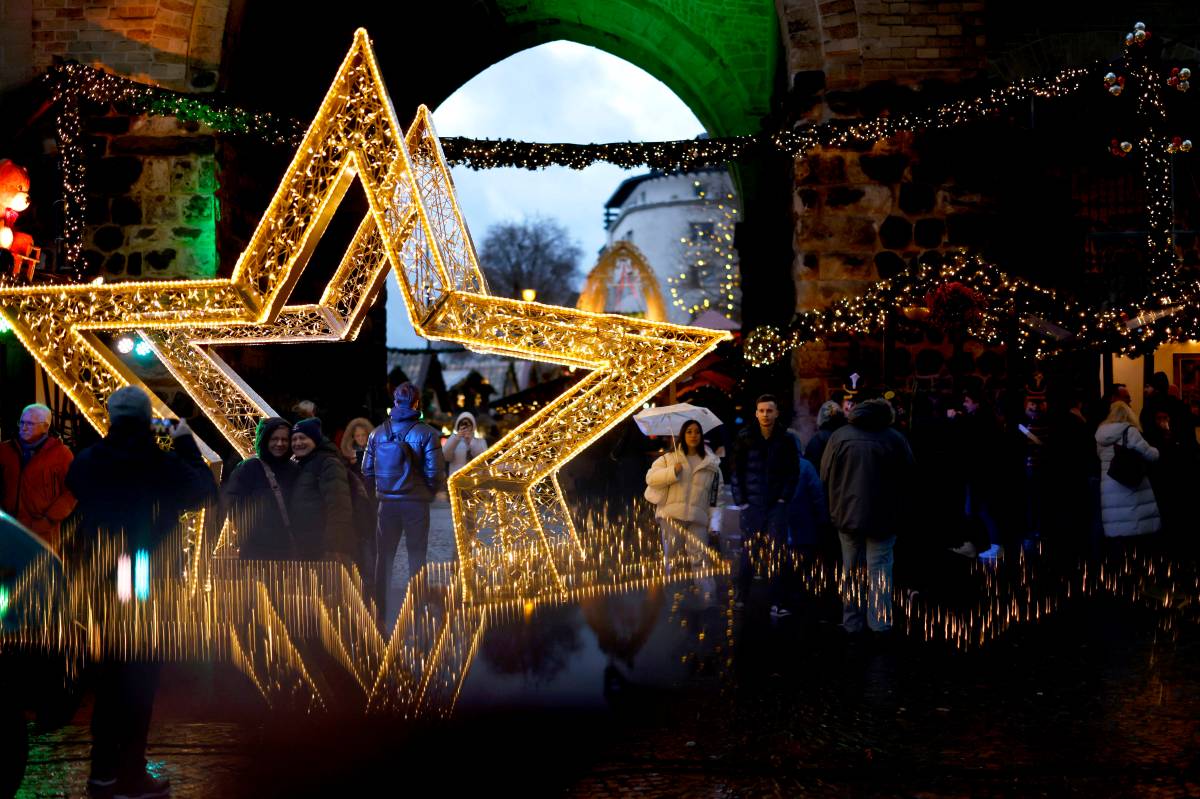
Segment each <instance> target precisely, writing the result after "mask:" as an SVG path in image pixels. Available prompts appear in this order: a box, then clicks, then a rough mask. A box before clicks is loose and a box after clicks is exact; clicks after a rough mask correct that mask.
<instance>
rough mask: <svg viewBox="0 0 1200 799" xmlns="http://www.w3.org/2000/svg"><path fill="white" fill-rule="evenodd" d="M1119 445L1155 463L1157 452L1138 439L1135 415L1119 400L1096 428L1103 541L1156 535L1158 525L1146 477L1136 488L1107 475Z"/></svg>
mask: <svg viewBox="0 0 1200 799" xmlns="http://www.w3.org/2000/svg"><path fill="white" fill-rule="evenodd" d="M1117 444H1121V445H1122V446H1125V447H1128V448H1129V449H1131V450H1133V451H1134V452H1136V453H1137V454H1138V455H1140V456H1141V457H1142V458H1143V459H1144V460H1146V461H1147V462H1149V463H1153V462H1154V461H1156V460H1158V450H1157V449H1155V448H1154V447H1152V446H1150V445H1149V444H1148V443H1146V439H1145V438H1143V437H1142V430H1141V425H1140V424H1138V418H1137V414H1135V413H1134V412H1133V409H1132V408H1130V407H1129V405H1128V404H1127V403H1125V402H1122V401H1120V400H1118V401H1116V402H1114V403H1113V404H1112V406H1111V407H1110V408H1109V411H1108V417H1107V418H1105V420H1104V421H1103V422H1101V424H1100V427H1099V428H1097V429H1096V452H1097V453H1098V454H1099V455H1100V519H1101V521H1102V522H1103V523H1104V535H1105V537H1106V538H1118V537H1122V536H1131V535H1146V534H1148V533H1157V532H1158V529H1159V527H1160V526H1161V522H1160V521H1159V517H1158V503H1157V502H1156V501H1155V499H1154V490H1153V489H1152V488H1151V487H1150V478H1148V477H1143V478H1142V482H1141V483H1140V484H1139V485H1138V486H1137V488H1129V487H1128V486H1125V485H1122V484H1121V483H1118V482H1117V481H1116V480H1114V479H1113V478H1111V477H1109V476H1108V467H1109V465H1110V464H1112V460H1113V454H1114V452H1115V449H1114V447H1115V445H1117Z"/></svg>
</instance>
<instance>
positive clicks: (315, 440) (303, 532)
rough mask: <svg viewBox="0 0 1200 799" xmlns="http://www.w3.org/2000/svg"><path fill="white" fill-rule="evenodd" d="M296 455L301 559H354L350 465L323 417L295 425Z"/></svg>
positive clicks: (293, 508)
mask: <svg viewBox="0 0 1200 799" xmlns="http://www.w3.org/2000/svg"><path fill="white" fill-rule="evenodd" d="M292 453H293V455H294V457H295V460H296V464H297V466H298V472H297V474H296V483H295V487H294V488H293V489H292V497H291V502H290V503H289V504H288V515H289V516H290V518H291V523H292V526H291V530H292V538H293V540H294V542H295V546H296V554H297V556H298V557H299V558H300V559H301V560H336V561H343V562H346V563H350V562H353V560H354V557H355V550H356V549H357V546H358V544H357V541H356V540H355V535H354V516H353V507H352V506H351V498H350V478H349V476H348V475H347V474H346V464H345V463H343V461H342V455H341V453H340V452H338V449H337V447H335V446H334V445H333V442H332V441H330V440H329V439H327V438H326V437H325V435H324V433H323V432H322V430H321V420H320V419H318V418H316V417H312V418H310V419H301V420H300V421H298V422H296V424H294V425H293V426H292Z"/></svg>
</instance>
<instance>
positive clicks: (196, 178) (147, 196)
mask: <svg viewBox="0 0 1200 799" xmlns="http://www.w3.org/2000/svg"><path fill="white" fill-rule="evenodd" d="M86 130H87V132H88V134H89V143H90V145H91V152H92V158H91V159H90V160H91V163H90V165H89V170H88V175H89V179H88V225H87V229H86V233H85V240H84V251H83V257H84V259H85V260H86V261H87V264H88V270H89V272H98V273H100V274H103V275H105V276H106V277H122V278H130V279H138V278H158V279H163V278H175V277H183V278H204V277H212V276H214V275H215V274H216V272H217V266H218V263H217V245H216V216H217V207H216V198H215V192H216V163H215V158H214V156H213V147H214V141H215V140H214V139H213V136H212V133H211V131H209V130H206V129H205V128H203V127H202V126H200V125H198V124H196V123H183V122H179V121H177V120H175V119H172V118H166V117H145V116H134V117H130V116H121V115H115V114H114V115H109V116H103V117H95V118H93V119H91V120H89V121H88V122H87V123H86ZM101 270H102V271H101Z"/></svg>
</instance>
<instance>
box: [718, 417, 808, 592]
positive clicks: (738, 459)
mask: <svg viewBox="0 0 1200 799" xmlns="http://www.w3.org/2000/svg"><path fill="white" fill-rule="evenodd" d="M754 417H755V420H756V422H757V424H754V425H748V426H746V427H744V428H742V430H741V431H740V432H739V433H738V437H737V443H736V444H735V446H734V452H733V486H732V488H733V499H734V502H736V503H737V504H738V505H740V506H741V508H742V512H741V527H742V537H743V546H742V567H741V577H740V580H739V582H740V586H741V592H740V593H741V596H740V597H739V600H738V601H739V602H744V601H745V598H746V592H747V589H749V587H750V580H751V578H752V577H753V574H752V573H751V568H750V554H749V550H748V549H747V547H746V546H745V541H747V540H749V539H750V537H751V536H753V535H755V534H756V533H762V534H764V535H766V536H768V537H770V538H771V539H772V540H774V541H775V543H776V545H777V547H779V548H781V549H786V548H787V538H788V527H787V508H788V500H790V499H791V498H792V496H793V495H794V494H795V493H796V483H797V481H798V480H799V476H800V464H799V461H798V458H799V455H798V453H797V452H796V444H795V442H794V441H793V439H792V437H791V436H790V435H788V432H787V430H786V429H784V427H783V425H781V424H778V421H779V401H778V400H776V399H775V396H774V395H773V394H763V395H762V396H761V397H759V398H758V400H757V402H755V407H754ZM772 594H773V596H772V599H774V600H776V603H775V604H776V612H777V613H778V596H774V595H775V594H777V591H775V590H774V589H773V590H772ZM784 614H785V615H786V611H784Z"/></svg>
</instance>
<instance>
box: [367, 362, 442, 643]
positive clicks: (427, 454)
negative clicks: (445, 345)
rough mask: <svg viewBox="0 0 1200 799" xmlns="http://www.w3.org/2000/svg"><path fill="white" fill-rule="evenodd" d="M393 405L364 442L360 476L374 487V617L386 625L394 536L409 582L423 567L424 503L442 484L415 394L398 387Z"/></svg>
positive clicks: (436, 450) (434, 445)
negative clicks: (376, 516)
mask: <svg viewBox="0 0 1200 799" xmlns="http://www.w3.org/2000/svg"><path fill="white" fill-rule="evenodd" d="M393 397H394V398H395V402H396V404H395V407H393V408H392V412H391V415H390V417H389V418H388V420H387V421H386V422H384V423H383V424H381V425H380V426H379V427H376V428H375V430H374V431H372V433H371V438H370V439H369V440H368V441H367V451H366V454H364V455H363V464H362V473H363V477H364V478H365V479H366V480H367V482H368V483H371V484H373V485H374V486H375V497H376V498H377V499H378V500H379V522H378V526H377V527H376V531H375V544H376V559H375V603H376V607H377V608H378V611H379V614H380V618H381V619H382V620H386V621H387V625H386V626H389V627H390V625H391V620H392V619H394V618H395V614H391V613H388V612H387V597H388V588H389V587H390V586H391V582H392V564H393V562H394V561H395V559H396V548H397V547H398V546H399V545H400V537H401V536H404V537H405V545H406V547H407V549H408V574H409V579H412V577H413V576H415V575H416V573H417V572H419V571H420V570H421V569H422V567H424V566H425V557H426V549H427V547H428V544H429V504H430V503H431V502H433V498H434V496H436V495H437V492H438V490H439V489H440V488H441V487H442V485H443V483H444V482H445V480H446V462H445V460H444V459H443V457H442V447H441V445H440V443H439V441H438V439H439V436H438V432H437V431H436V430H434V429H433V428H432V427H430V426H429V425H427V424H424V423H422V422H421V412H420V411H419V410H418V409H417V407H418V405H419V404H420V402H421V390H420V389H419V388H417V387H416V386H414V385H413V384H412V383H403V384H401V385H400V386H398V387H397V388H396V391H395V393H394V395H393Z"/></svg>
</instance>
